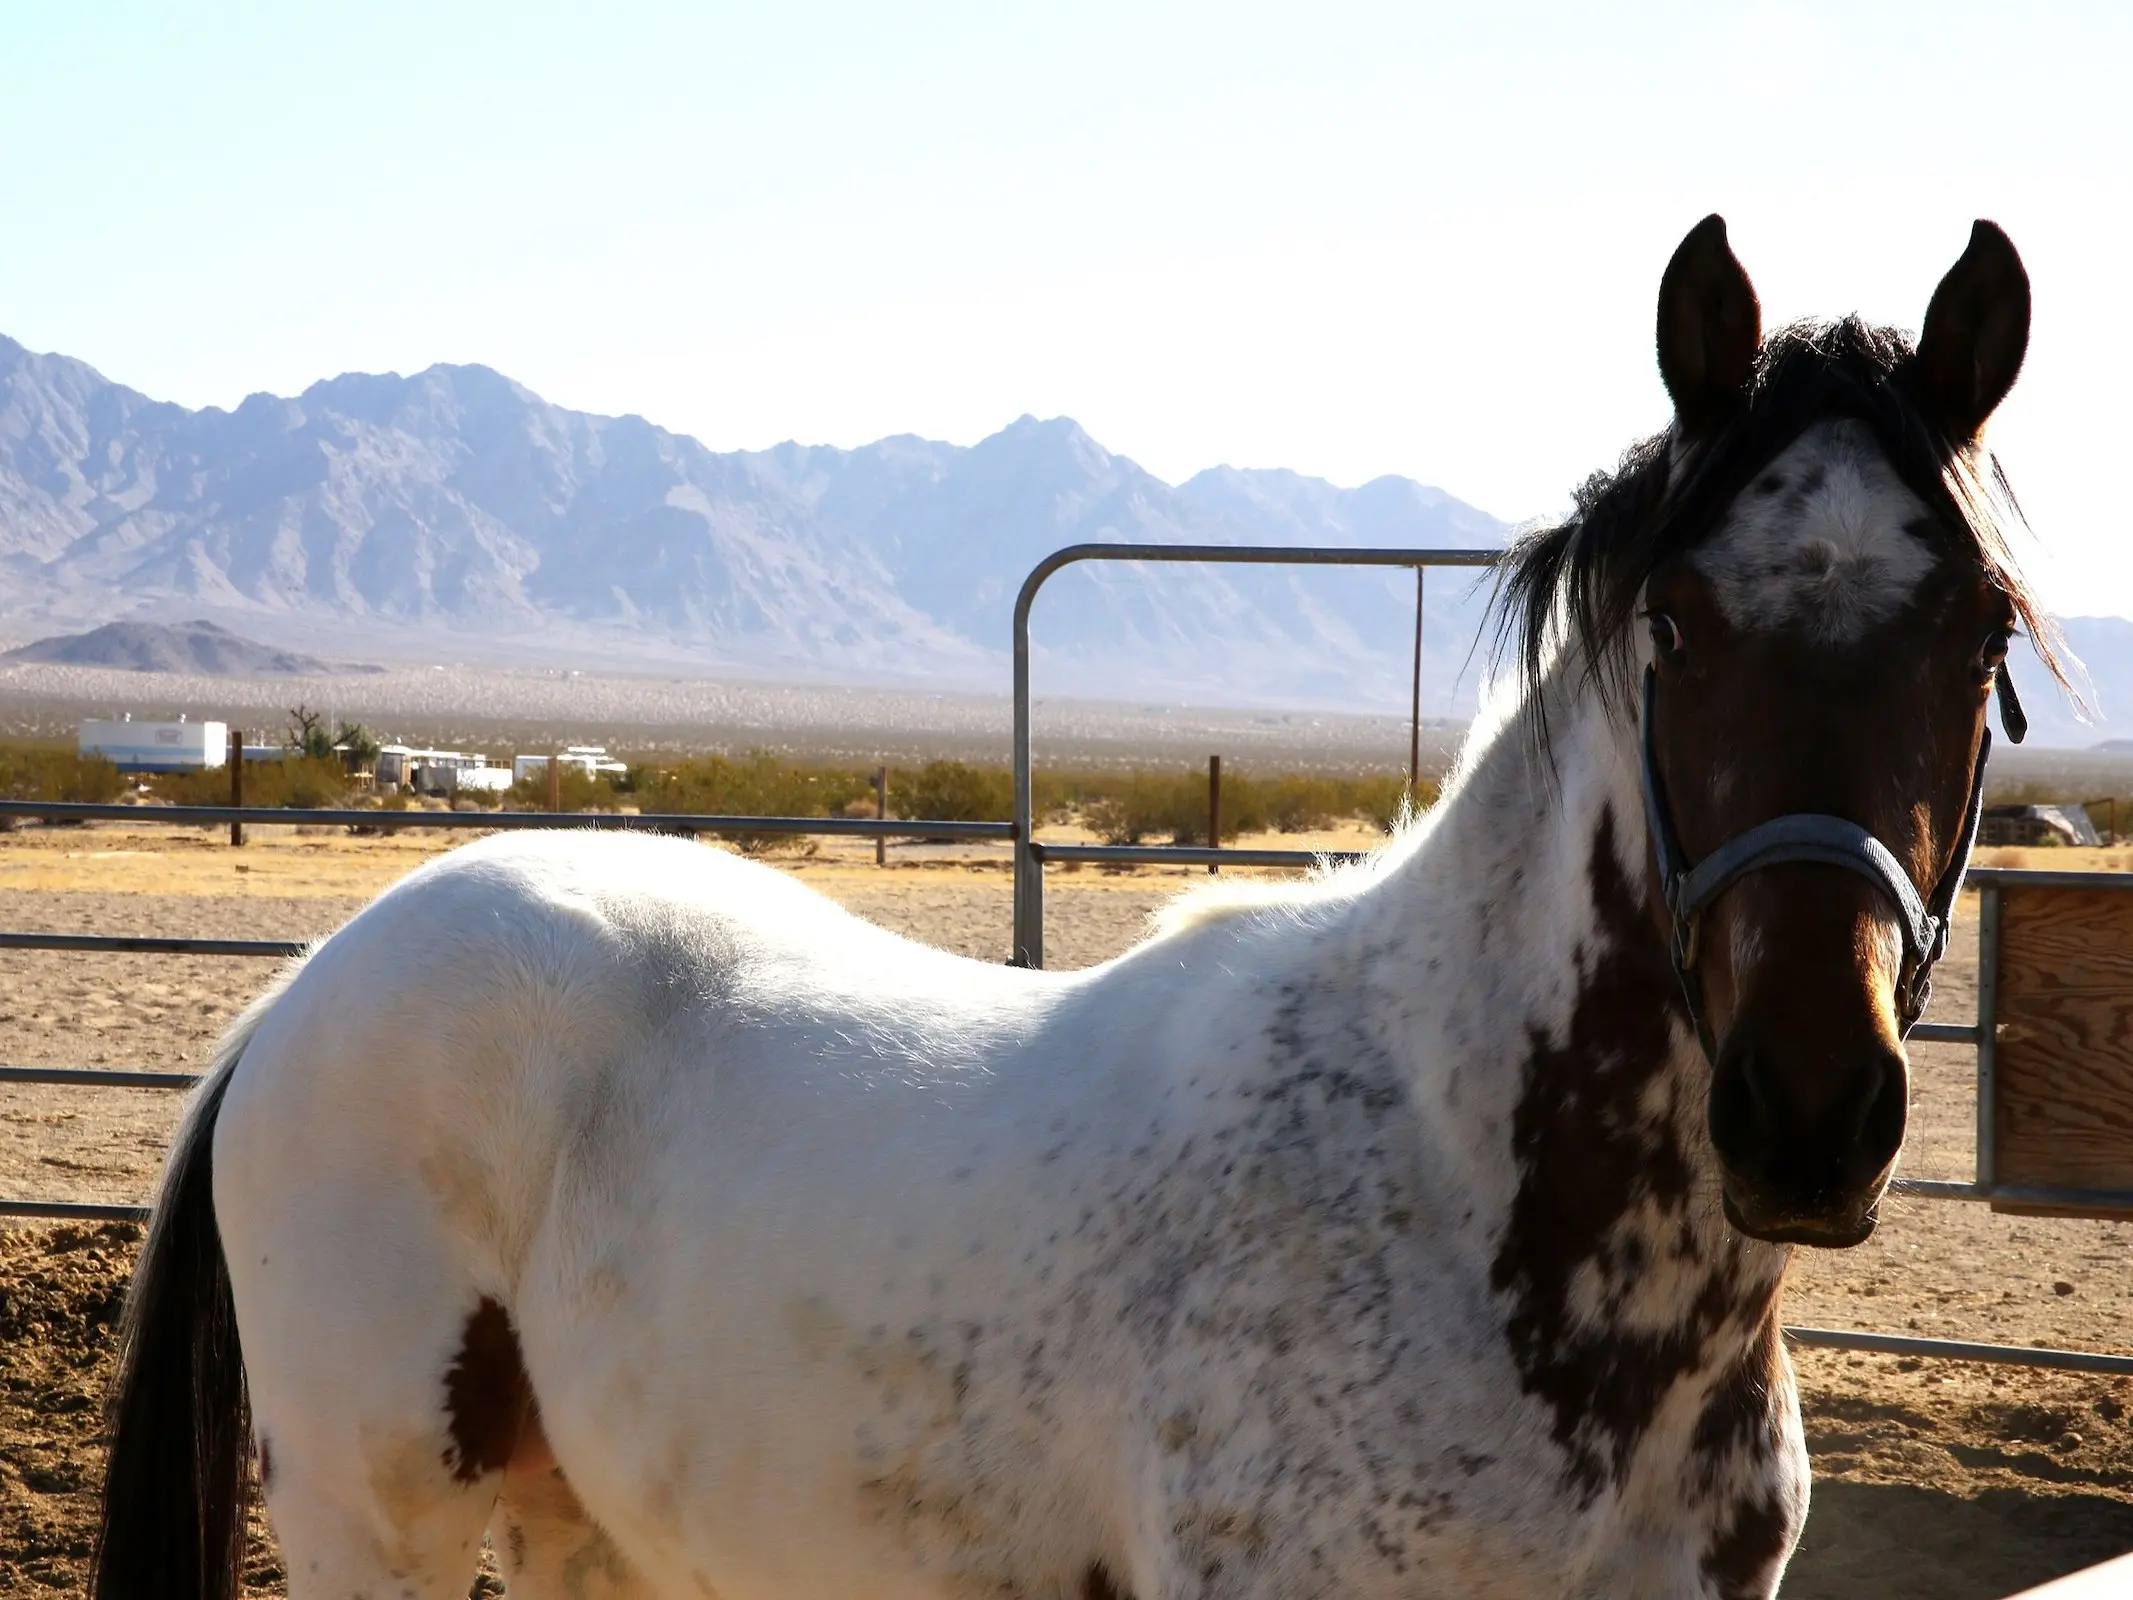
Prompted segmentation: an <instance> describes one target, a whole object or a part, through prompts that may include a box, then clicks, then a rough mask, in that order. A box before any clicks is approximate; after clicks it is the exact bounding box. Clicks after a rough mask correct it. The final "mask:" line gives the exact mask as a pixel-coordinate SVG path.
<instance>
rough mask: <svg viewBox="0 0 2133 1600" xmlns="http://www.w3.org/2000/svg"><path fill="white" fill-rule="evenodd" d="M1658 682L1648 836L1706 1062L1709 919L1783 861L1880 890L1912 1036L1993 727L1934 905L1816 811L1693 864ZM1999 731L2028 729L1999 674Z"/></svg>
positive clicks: (1649, 734) (2015, 737) (1945, 929)
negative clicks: (1664, 771) (1733, 887)
mask: <svg viewBox="0 0 2133 1600" xmlns="http://www.w3.org/2000/svg"><path fill="white" fill-rule="evenodd" d="M1657 688H1658V675H1657V674H1656V673H1655V672H1654V671H1653V670H1652V669H1651V668H1650V667H1646V668H1645V669H1644V716H1643V735H1644V739H1643V743H1644V816H1645V822H1646V824H1647V826H1648V827H1649V828H1650V830H1651V836H1652V850H1653V853H1654V854H1655V855H1656V856H1657V858H1658V862H1659V878H1660V882H1661V883H1662V884H1663V885H1664V886H1665V890H1666V907H1667V911H1668V913H1669V915H1670V916H1671V917H1672V919H1673V924H1674V930H1673V932H1674V939H1673V943H1674V951H1673V954H1674V971H1675V973H1676V974H1677V975H1678V976H1679V977H1680V979H1681V992H1682V995H1683V997H1684V998H1685V999H1686V1000H1687V1002H1688V1008H1689V1018H1690V1020H1691V1021H1693V1022H1694V1023H1695V1025H1696V1037H1697V1040H1698V1041H1699V1042H1700V1043H1701V1044H1702V1045H1703V1051H1704V1055H1705V1056H1706V1057H1708V1058H1709V1059H1711V1060H1712V1061H1714V1062H1715V1061H1716V1060H1717V1057H1718V1045H1717V1041H1716V1040H1715V1039H1714V1038H1713V1037H1712V1034H1711V1025H1710V1023H1709V1021H1708V1020H1707V1019H1706V1018H1705V1016H1704V1010H1703V996H1702V986H1701V985H1700V984H1699V983H1698V982H1697V979H1696V964H1697V958H1698V955H1699V954H1700V951H1699V949H1698V945H1699V942H1700V934H1701V931H1702V926H1703V913H1704V910H1705V908H1706V907H1708V906H1709V905H1710V904H1711V902H1712V901H1714V900H1716V899H1717V898H1718V897H1719V896H1720V895H1721V894H1723V893H1724V892H1725V890H1726V887H1727V886H1728V885H1729V884H1731V883H1732V882H1733V880H1734V879H1735V878H1738V877H1740V876H1741V875H1742V874H1743V873H1748V872H1753V871H1755V870H1757V869H1758V868H1760V867H1770V866H1776V865H1778V864H1779V863H1780V862H1790V861H1806V862H1813V863H1815V864H1816V865H1819V866H1825V867H1842V868H1843V869H1844V870H1845V871H1847V872H1856V873H1858V874H1859V876H1861V877H1862V878H1865V879H1866V880H1867V881H1868V882H1870V883H1872V884H1874V885H1875V886H1876V887H1877V888H1879V889H1880V890H1881V892H1882V893H1883V894H1884V895H1885V896H1886V897H1887V898H1888V900H1889V901H1890V903H1891V904H1892V905H1893V906H1894V907H1895V910H1896V921H1897V924H1898V926H1899V927H1900V929H1901V930H1902V933H1903V971H1902V973H1901V975H1900V976H1899V977H1898V979H1897V984H1896V1010H1897V1016H1898V1020H1899V1022H1900V1023H1901V1032H1902V1033H1903V1034H1904V1035H1908V1034H1909V1033H1910V1031H1911V1029H1912V1028H1913V1027H1914V1026H1916V1025H1917V1022H1918V1019H1919V1016H1920V1015H1921V1013H1923V1012H1924V1011H1925V1009H1926V1001H1927V999H1928V997H1929V996H1930V995H1931V994H1932V992H1933V983H1932V977H1933V967H1934V964H1935V963H1936V962H1938V961H1939V960H1940V958H1941V956H1942V955H1943V954H1945V953H1946V951H1947V948H1948V933H1949V929H1950V927H1951V925H1952V924H1953V922H1954V919H1955V897H1956V895H1957V894H1959V893H1960V892H1961V891H1962V887H1963V874H1964V872H1965V871H1966V870H1967V869H1968V868H1969V865H1970V850H1971V846H1972V845H1973V844H1975V843H1976V841H1977V825H1978V818H1979V816H1980V815H1981V814H1982V812H1983V810H1984V804H1985V760H1986V757H1987V756H1988V755H1989V754H1990V753H1991V751H1992V730H1991V729H1989V728H1988V729H1986V730H1985V731H1984V734H1983V736H1982V738H1981V739H1980V740H1979V743H1978V751H1977V764H1976V766H1975V767H1974V768H1973V769H1972V771H1971V774H1970V798H1969V800H1968V802H1967V803H1966V804H1965V805H1964V807H1963V827H1962V832H1961V834H1960V835H1959V836H1958V837H1957V840H1956V847H1955V851H1954V853H1953V854H1952V855H1950V856H1949V858H1948V866H1947V870H1946V871H1944V872H1943V873H1942V874H1941V876H1940V882H1938V883H1937V884H1935V885H1934V886H1933V895H1932V898H1931V899H1930V900H1927V899H1921V898H1920V896H1919V893H1918V886H1917V885H1916V884H1914V883H1913V882H1912V881H1911V875H1910V873H1909V872H1907V871H1906V870H1905V869H1904V866H1903V863H1902V862H1900V861H1898V860H1897V859H1896V856H1895V854H1894V852H1892V851H1891V850H1890V849H1889V847H1888V846H1887V845H1885V844H1883V843H1882V842H1881V841H1880V840H1879V839H1877V838H1875V837H1874V836H1873V835H1872V834H1871V833H1869V832H1867V831H1866V829H1864V828H1862V827H1860V826H1859V824H1858V823H1856V822H1848V821H1846V820H1845V819H1844V818H1843V817H1832V816H1826V815H1824V814H1823V813H1821V812H1815V811H1794V812H1788V813H1786V814H1785V815H1784V816H1781V817H1772V818H1771V819H1770V820H1769V821H1768V822H1763V823H1758V824H1757V825H1756V826H1755V827H1753V828H1750V829H1749V830H1748V831H1747V832H1746V833H1741V834H1736V835H1734V837H1732V838H1731V839H1728V840H1727V841H1726V842H1725V843H1724V844H1722V845H1720V846H1719V847H1718V848H1717V849H1716V850H1714V851H1712V852H1711V853H1710V854H1709V855H1708V856H1705V857H1704V858H1703V860H1701V861H1699V862H1697V863H1696V864H1694V865H1693V866H1691V865H1690V864H1689V862H1688V859H1687V857H1686V856H1685V855H1684V854H1683V853H1682V849H1681V836H1680V835H1679V834H1678V833H1676V832H1675V830H1674V816H1673V811H1672V808H1671V807H1669V806H1668V804H1667V797H1666V785H1665V783H1664V781H1663V780H1662V779H1661V778H1660V776H1659V760H1658V749H1657V742H1656V738H1655V736H1654V733H1653V727H1652V705H1653V701H1654V700H1655V698H1656V695H1657ZM1997 688H1998V693H1999V700H2000V724H2001V726H2002V727H2004V728H2005V729H2006V730H2007V737H2008V738H2009V739H2010V740H2012V741H2013V742H2015V743H2016V744H2020V743H2021V742H2022V735H2023V734H2024V733H2026V732H2027V731H2028V723H2027V719H2026V718H2024V717H2023V715H2022V706H2021V702H2020V701H2019V700H2017V699H2016V698H2015V692H2014V684H2013V682H2012V681H2011V680H2010V679H2009V678H2008V675H2007V668H2006V667H2005V666H2002V667H2001V668H2000V669H1999V675H1998V685H1997Z"/></svg>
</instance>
